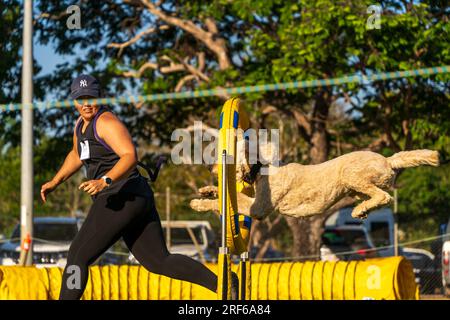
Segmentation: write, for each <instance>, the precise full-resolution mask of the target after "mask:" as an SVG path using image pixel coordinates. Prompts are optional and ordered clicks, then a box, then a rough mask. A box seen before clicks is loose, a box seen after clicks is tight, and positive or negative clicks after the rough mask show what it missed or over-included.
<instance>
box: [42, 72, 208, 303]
mask: <svg viewBox="0 0 450 320" xmlns="http://www.w3.org/2000/svg"><path fill="white" fill-rule="evenodd" d="M98 97H100V84H99V82H98V81H97V80H96V79H95V78H94V77H92V76H89V75H81V76H79V77H77V78H76V79H75V80H74V81H73V82H72V85H71V98H72V99H74V100H75V106H76V109H77V110H78V112H79V113H80V117H79V119H78V120H77V122H76V125H75V130H74V134H73V149H72V150H71V151H70V152H69V154H68V155H67V157H66V159H65V161H64V164H63V165H62V167H61V169H60V170H59V171H58V173H57V174H56V175H55V177H54V178H53V179H52V180H51V181H49V182H47V183H45V184H44V185H43V186H42V187H41V198H42V200H43V201H44V202H45V201H46V197H47V195H48V194H49V193H50V192H52V191H53V190H55V189H56V187H57V186H58V185H60V184H61V183H63V182H64V181H66V180H67V179H69V177H70V176H72V175H73V174H74V173H75V172H77V171H78V170H79V169H80V168H81V167H82V166H83V165H84V167H85V169H86V173H87V179H88V181H86V182H83V183H82V184H80V186H79V189H81V190H83V191H85V192H87V193H88V194H90V195H91V196H92V198H93V200H94V203H93V205H92V207H91V208H90V210H89V213H88V215H87V217H86V220H85V221H84V223H83V225H82V227H81V228H80V230H79V232H78V234H77V235H76V237H75V239H74V240H73V242H72V244H71V246H70V249H69V254H68V257H67V265H66V268H65V269H64V273H63V278H62V285H61V292H60V296H59V299H60V300H66V299H80V298H81V296H82V295H83V292H84V289H85V287H86V283H87V280H88V276H89V269H88V266H89V265H90V264H92V263H93V262H94V261H96V260H97V258H99V257H100V256H101V255H102V254H103V253H104V252H105V251H106V250H107V249H108V248H109V247H111V246H112V245H113V244H114V243H115V242H116V241H117V240H119V239H120V238H121V237H122V238H123V239H124V241H125V243H126V245H127V247H128V248H129V250H130V251H131V252H132V254H133V255H134V257H135V258H136V259H137V260H138V261H139V262H140V263H141V264H142V265H143V266H144V267H145V268H146V269H147V270H148V271H150V272H153V273H157V274H161V275H165V276H167V277H171V278H174V279H179V280H185V281H189V282H193V283H196V284H199V285H201V286H204V287H206V288H208V289H209V290H212V291H214V292H216V289H217V277H216V275H215V274H214V273H213V272H211V271H210V270H209V269H208V268H206V267H205V266H204V265H203V264H201V263H200V262H198V261H195V260H193V259H191V258H189V257H187V256H184V255H179V254H170V253H169V251H168V250H167V247H166V243H165V241H164V236H163V232H162V228H161V223H160V220H159V215H158V212H157V211H156V207H155V201H154V198H153V192H152V190H151V188H150V186H149V185H148V184H147V182H146V180H145V179H144V177H142V176H141V175H140V174H139V171H138V170H137V169H136V163H137V155H136V149H135V147H134V145H133V143H132V140H131V137H130V134H129V133H128V130H127V128H126V127H125V126H124V124H123V123H122V122H121V121H120V120H119V119H118V118H117V117H116V116H115V115H114V114H113V113H111V112H110V111H109V110H108V109H107V108H105V107H102V106H98V105H96V104H87V103H86V102H83V104H81V102H82V101H81V99H92V98H98ZM71 266H72V267H71ZM69 267H70V268H69ZM76 267H78V268H79V269H78V270H79V271H80V276H81V279H80V280H81V281H80V284H81V285H80V286H79V287H78V288H77V287H75V288H74V286H73V285H72V282H70V280H71V279H70V278H69V277H70V276H71V275H73V274H74V271H73V270H75V269H74V268H76ZM68 280H69V282H70V283H68Z"/></svg>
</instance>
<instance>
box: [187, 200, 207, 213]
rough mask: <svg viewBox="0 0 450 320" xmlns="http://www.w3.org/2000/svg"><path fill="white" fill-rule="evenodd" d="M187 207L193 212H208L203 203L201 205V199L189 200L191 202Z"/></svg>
mask: <svg viewBox="0 0 450 320" xmlns="http://www.w3.org/2000/svg"><path fill="white" fill-rule="evenodd" d="M189 206H190V207H191V208H192V209H194V210H195V211H199V212H202V211H208V209H207V208H205V206H204V203H203V199H193V200H191V202H190V203H189Z"/></svg>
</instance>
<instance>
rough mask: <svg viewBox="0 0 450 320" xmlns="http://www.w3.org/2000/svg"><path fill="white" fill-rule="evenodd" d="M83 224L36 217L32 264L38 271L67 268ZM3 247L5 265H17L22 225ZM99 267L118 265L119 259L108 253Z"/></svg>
mask: <svg viewBox="0 0 450 320" xmlns="http://www.w3.org/2000/svg"><path fill="white" fill-rule="evenodd" d="M82 223H83V219H82V218H69V217H37V218H34V219H33V239H34V240H33V242H32V245H33V264H34V265H36V266H37V267H52V266H53V267H54V266H58V267H61V268H63V267H65V265H66V263H67V254H68V252H69V248H70V243H71V242H72V240H73V239H74V238H75V235H76V234H77V232H78V230H79V229H80V227H81V225H82ZM10 239H12V240H9V241H7V242H5V243H4V244H3V245H2V246H1V247H0V257H1V259H0V260H1V261H0V262H1V264H2V265H16V264H18V263H19V258H20V240H19V239H20V224H18V225H16V227H15V228H14V230H13V232H12V235H11V238H10ZM96 263H97V264H116V263H118V261H117V256H115V255H112V254H109V253H108V252H107V253H105V254H104V255H103V256H102V257H100V258H99V259H98V260H97V261H96Z"/></svg>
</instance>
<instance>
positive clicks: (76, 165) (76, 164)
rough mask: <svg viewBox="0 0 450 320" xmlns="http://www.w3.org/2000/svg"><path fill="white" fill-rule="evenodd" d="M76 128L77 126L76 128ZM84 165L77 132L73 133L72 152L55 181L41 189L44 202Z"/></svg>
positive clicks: (54, 178)
mask: <svg viewBox="0 0 450 320" xmlns="http://www.w3.org/2000/svg"><path fill="white" fill-rule="evenodd" d="M75 127H76V126H75ZM82 165H83V163H82V162H81V160H80V157H79V156H78V151H77V137H76V134H75V131H74V133H73V146H72V150H70V152H69V153H68V154H67V156H66V159H65V160H64V163H63V165H62V167H61V169H59V170H58V172H57V173H56V175H55V176H54V177H53V179H52V180H51V181H49V182H47V183H45V184H44V185H42V187H41V198H42V200H43V201H44V202H46V200H47V199H46V197H47V194H49V193H50V192H52V191H53V190H55V189H56V187H57V186H58V185H60V184H61V183H63V182H64V181H66V180H67V179H69V178H70V177H71V176H72V175H73V174H74V173H75V172H77V171H78V170H80V168H81V166H82Z"/></svg>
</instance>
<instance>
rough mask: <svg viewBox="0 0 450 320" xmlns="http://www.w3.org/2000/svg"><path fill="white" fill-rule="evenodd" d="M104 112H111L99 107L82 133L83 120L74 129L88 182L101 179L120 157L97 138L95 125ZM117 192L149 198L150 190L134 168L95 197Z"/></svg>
mask: <svg viewBox="0 0 450 320" xmlns="http://www.w3.org/2000/svg"><path fill="white" fill-rule="evenodd" d="M104 112H111V111H110V110H109V109H107V108H106V107H103V106H102V107H100V108H99V110H98V112H97V114H96V115H95V117H94V119H92V120H91V121H90V122H89V124H88V125H87V127H86V129H85V131H84V132H82V128H83V123H84V121H83V119H81V120H80V121H78V124H77V127H76V129H75V130H76V136H77V149H78V155H79V157H80V160H81V161H82V162H83V165H84V167H85V169H86V176H87V179H88V180H97V179H100V178H101V177H103V176H104V175H105V174H106V173H107V172H108V171H109V170H111V169H112V167H114V166H115V164H116V163H117V161H119V159H120V157H119V156H118V155H117V154H116V153H115V152H114V151H113V150H112V149H111V147H110V146H108V145H107V144H106V142H105V141H104V140H103V139H102V138H100V137H99V136H98V133H97V129H96V124H97V119H98V118H99V116H100V115H101V114H102V113H104ZM118 192H126V193H133V194H136V195H141V196H147V197H149V196H151V194H152V190H151V188H150V186H149V185H148V183H147V181H146V180H145V178H144V177H142V176H141V174H140V173H139V171H138V170H137V169H136V168H135V169H134V170H133V171H132V172H131V173H130V174H129V175H128V177H126V178H122V179H121V180H119V181H113V183H112V185H111V186H110V187H108V188H105V189H104V190H102V191H101V192H99V193H98V194H97V195H96V196H93V198H94V199H95V198H96V197H97V196H100V195H105V194H114V193H118Z"/></svg>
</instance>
